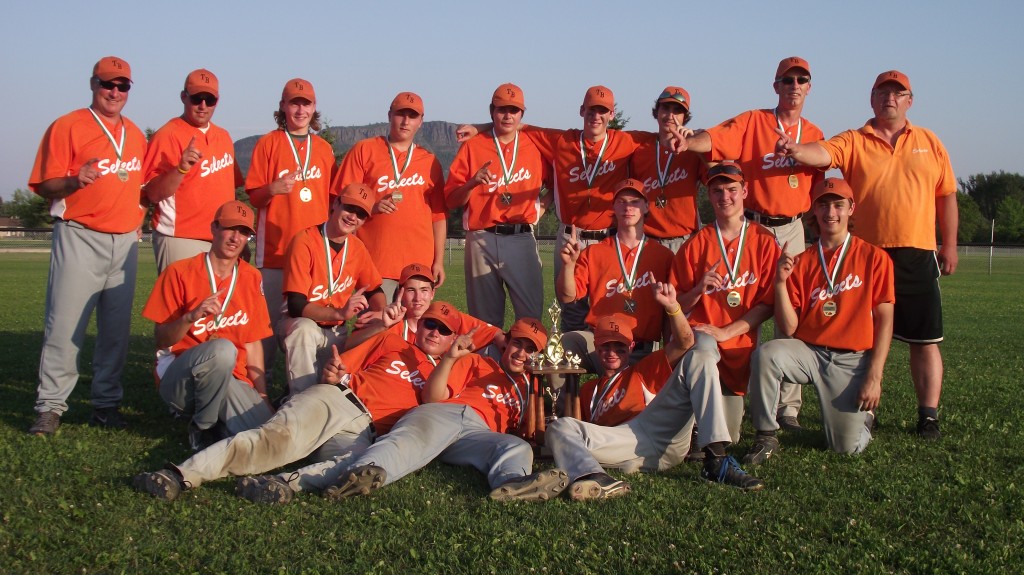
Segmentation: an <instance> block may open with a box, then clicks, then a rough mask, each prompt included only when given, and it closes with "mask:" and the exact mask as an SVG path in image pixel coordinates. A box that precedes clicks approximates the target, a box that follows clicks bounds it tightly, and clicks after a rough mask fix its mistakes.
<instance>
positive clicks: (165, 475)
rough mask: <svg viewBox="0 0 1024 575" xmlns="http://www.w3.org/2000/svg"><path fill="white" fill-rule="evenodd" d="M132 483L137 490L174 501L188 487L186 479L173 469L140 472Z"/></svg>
mask: <svg viewBox="0 0 1024 575" xmlns="http://www.w3.org/2000/svg"><path fill="white" fill-rule="evenodd" d="M132 485H133V486H134V487H135V489H136V490H137V491H141V492H143V493H148V494H150V495H152V496H153V497H156V498H157V499H163V500H165V501H174V500H175V499H177V498H178V496H179V495H181V492H182V491H184V490H185V489H187V486H186V485H185V481H184V480H183V479H182V478H181V476H180V475H178V473H177V472H176V471H174V470H172V469H161V470H159V471H149V472H146V473H140V474H138V475H136V476H135V480H134V481H133V482H132Z"/></svg>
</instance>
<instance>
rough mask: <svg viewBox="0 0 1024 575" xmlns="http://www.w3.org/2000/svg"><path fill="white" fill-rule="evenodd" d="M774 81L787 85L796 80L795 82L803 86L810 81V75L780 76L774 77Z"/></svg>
mask: <svg viewBox="0 0 1024 575" xmlns="http://www.w3.org/2000/svg"><path fill="white" fill-rule="evenodd" d="M775 81H776V82H779V83H782V84H785V85H787V86H792V85H793V82H796V83H797V84H800V85H801V86H803V85H804V84H806V83H807V82H810V81H811V77H810V76H783V77H781V78H778V79H776V80H775Z"/></svg>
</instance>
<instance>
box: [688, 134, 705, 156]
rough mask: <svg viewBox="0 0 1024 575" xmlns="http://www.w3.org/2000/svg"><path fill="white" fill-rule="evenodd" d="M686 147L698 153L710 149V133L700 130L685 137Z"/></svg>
mask: <svg viewBox="0 0 1024 575" xmlns="http://www.w3.org/2000/svg"><path fill="white" fill-rule="evenodd" d="M686 149H687V150H689V151H691V152H697V153H698V154H704V153H707V152H710V151H711V134H709V133H707V132H705V131H703V130H700V131H698V132H695V133H694V134H693V135H691V136H687V137H686Z"/></svg>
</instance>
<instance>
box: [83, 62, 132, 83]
mask: <svg viewBox="0 0 1024 575" xmlns="http://www.w3.org/2000/svg"><path fill="white" fill-rule="evenodd" d="M92 75H93V76H96V77H97V78H99V79H100V80H113V79H114V78H125V79H127V80H128V81H129V82H130V81H131V79H132V68H131V66H129V65H128V62H125V61H124V60H122V59H120V58H118V57H117V56H104V57H102V58H100V61H99V62H96V65H95V66H93V67H92Z"/></svg>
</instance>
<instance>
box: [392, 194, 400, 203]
mask: <svg viewBox="0 0 1024 575" xmlns="http://www.w3.org/2000/svg"><path fill="white" fill-rule="evenodd" d="M391 201H392V202H394V203H396V204H397V203H398V202H401V201H402V192H394V193H393V194H391Z"/></svg>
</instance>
